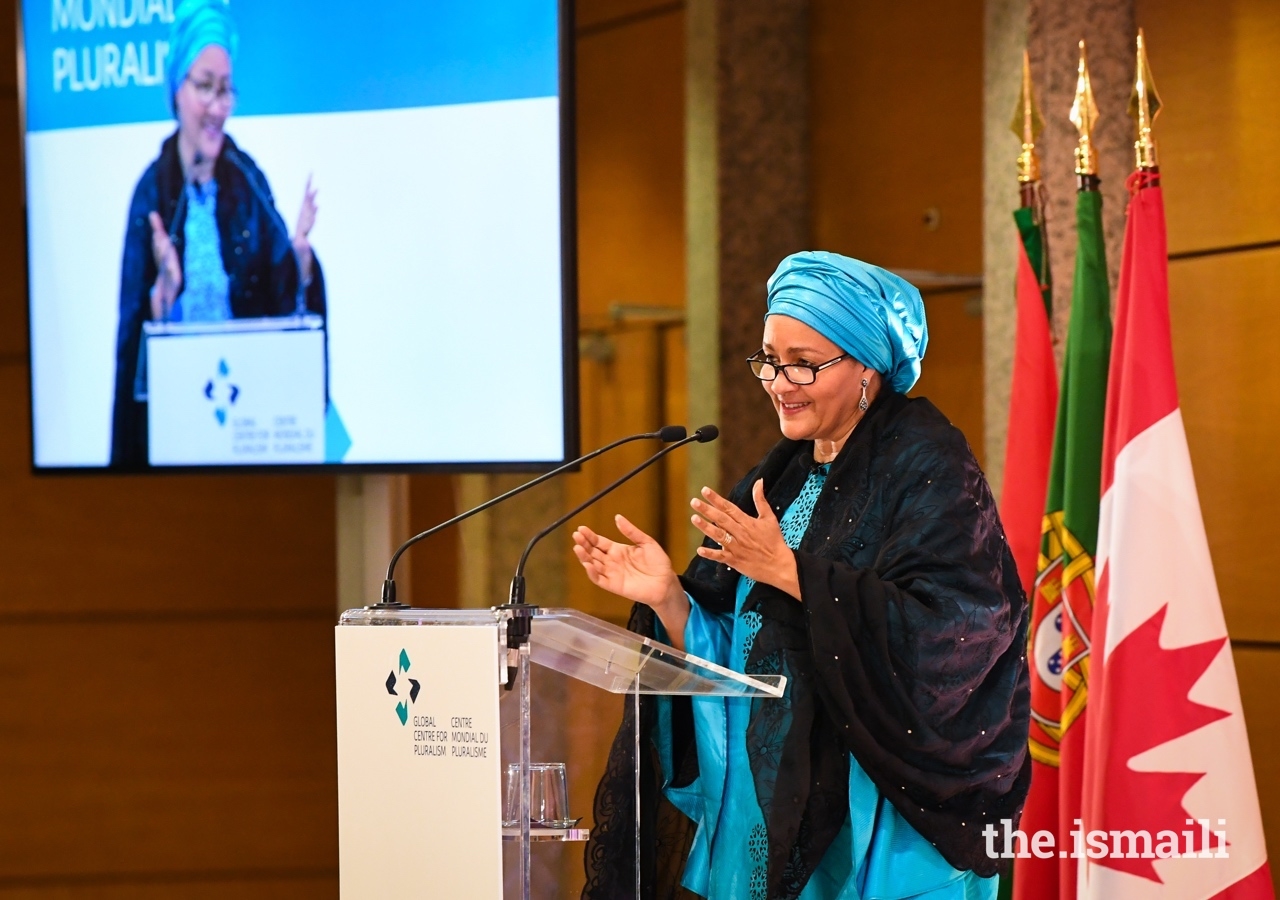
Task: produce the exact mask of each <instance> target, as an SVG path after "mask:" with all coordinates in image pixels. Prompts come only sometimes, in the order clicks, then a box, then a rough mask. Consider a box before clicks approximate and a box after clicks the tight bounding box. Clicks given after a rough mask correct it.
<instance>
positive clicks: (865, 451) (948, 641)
mask: <svg viewBox="0 0 1280 900" xmlns="http://www.w3.org/2000/svg"><path fill="white" fill-rule="evenodd" d="M812 446H813V445H812V444H811V443H809V442H796V441H790V440H783V441H781V442H780V443H779V444H777V446H775V447H774V448H773V450H771V451H770V452H769V454H768V455H767V456H766V457H765V459H764V460H763V461H762V462H761V463H760V464H759V465H758V466H757V467H756V468H755V469H754V470H753V471H752V472H751V473H750V474H749V475H747V477H746V478H744V479H743V480H742V481H741V482H740V483H739V484H738V485H737V487H735V488H734V490H733V492H732V494H731V495H730V497H731V499H732V500H733V502H735V503H736V504H738V506H740V507H741V508H743V509H744V510H746V511H748V512H750V513H751V514H752V515H754V503H753V502H752V500H751V495H750V488H751V485H752V483H753V482H754V481H755V480H756V479H757V478H763V479H764V482H765V491H766V495H767V497H768V498H769V502H770V503H771V504H772V505H773V506H774V508H775V510H777V511H778V512H779V513H780V512H781V511H782V510H784V509H786V507H787V506H788V505H790V503H791V502H792V500H794V499H795V497H796V496H797V494H798V493H799V491H800V488H801V487H802V485H803V484H804V482H805V479H806V478H807V477H808V474H809V472H810V471H811V470H812V468H813V466H814V461H813V456H812ZM712 546H714V545H712ZM796 558H797V562H798V565H799V574H800V589H801V596H802V598H803V602H800V603H797V602H796V600H795V599H794V598H792V597H790V596H788V595H786V594H784V593H783V592H781V591H779V590H777V589H775V588H773V587H771V586H769V585H765V584H757V585H755V587H754V588H753V589H752V590H751V592H750V593H749V594H748V595H747V597H746V599H745V601H744V603H743V612H744V613H745V612H749V611H757V612H759V613H760V614H761V616H762V618H763V620H764V624H763V625H762V627H761V629H760V632H759V634H758V635H757V636H756V639H755V643H754V645H753V646H752V648H751V652H750V654H749V656H748V659H747V663H746V671H747V672H748V673H753V674H766V673H780V674H785V675H786V676H787V678H788V684H789V689H788V691H787V697H786V698H785V699H782V700H756V701H754V702H753V704H752V710H751V718H750V724H749V725H748V730H747V751H748V755H749V757H750V759H751V769H752V773H753V775H754V777H755V783H756V791H757V796H758V798H759V801H760V806H761V811H762V812H763V814H764V819H765V822H766V825H767V829H768V837H769V857H768V885H769V888H768V896H769V897H770V898H785V900H793V898H795V897H797V896H799V894H800V892H801V891H802V890H803V889H804V886H805V884H806V883H807V881H808V879H809V876H810V875H811V874H812V873H813V871H814V869H815V868H816V867H817V866H818V863H819V862H820V861H821V859H822V856H823V854H824V853H825V852H826V850H827V848H828V846H830V844H831V842H832V840H833V839H834V838H835V835H836V834H837V832H838V831H839V830H840V828H841V827H842V825H843V824H844V821H845V818H846V816H847V815H848V775H849V767H848V759H847V757H846V756H845V754H846V753H852V754H853V756H854V757H855V758H856V759H857V760H858V762H859V764H860V765H861V766H862V768H863V769H864V770H866V772H867V774H868V775H869V776H870V777H871V779H872V781H874V782H875V784H876V787H877V788H879V790H880V792H881V794H883V795H884V796H885V797H886V798H887V799H888V800H889V801H890V802H892V803H893V805H894V806H895V807H896V808H897V809H898V811H899V812H901V814H902V816H903V817H904V818H905V819H906V820H907V821H908V822H910V823H911V825H912V826H913V827H915V829H916V830H917V831H919V832H920V834H921V835H923V836H924V837H925V838H926V839H928V840H929V841H931V842H932V843H933V844H934V845H935V846H937V848H938V850H939V851H940V852H941V853H942V855H943V857H944V858H945V859H946V860H947V861H948V862H949V863H951V865H953V866H955V867H956V868H958V869H971V870H973V871H975V872H977V873H978V874H979V875H982V876H989V875H993V874H995V872H996V869H997V862H998V860H995V859H991V858H989V857H988V856H987V855H986V850H985V841H984V839H983V838H982V835H981V832H982V829H983V828H984V827H985V826H986V824H987V823H988V822H995V823H996V826H997V827H1000V820H1002V819H1011V820H1013V821H1014V823H1015V826H1016V823H1017V820H1018V818H1019V816H1020V815H1021V812H1022V804H1023V801H1024V800H1025V798H1026V793H1027V788H1028V784H1029V780H1030V759H1029V757H1028V755H1027V728H1028V723H1029V714H1030V689H1029V682H1028V674H1027V666H1026V643H1027V615H1028V609H1027V601H1026V597H1025V595H1024V593H1023V590H1022V587H1021V585H1020V584H1019V581H1018V575H1017V571H1016V569H1015V566H1014V561H1013V557H1012V555H1011V553H1010V551H1009V547H1008V544H1007V543H1006V542H1005V538H1004V531H1003V528H1002V527H1001V524H1000V519H999V516H998V514H997V512H996V505H995V501H994V499H993V498H992V496H991V491H990V489H989V487H988V486H987V482H986V479H985V478H984V477H983V475H982V472H981V470H980V469H979V468H978V464H977V461H976V460H975V459H974V458H973V454H972V452H971V451H970V450H969V447H968V444H967V443H966V442H965V440H964V437H963V436H962V435H961V434H960V432H959V430H957V429H956V428H955V427H954V426H952V425H951V424H950V423H949V422H948V421H947V420H946V418H945V417H944V416H943V415H942V414H941V413H940V412H938V410H937V409H936V408H935V407H934V406H933V404H931V403H929V401H928V400H925V399H908V398H906V397H904V396H902V395H901V394H896V393H892V392H890V391H887V390H886V391H885V392H884V393H882V395H881V396H880V397H879V398H878V399H877V400H876V402H875V403H874V404H872V407H871V409H869V410H868V411H867V414H866V416H865V417H864V419H863V421H862V422H861V423H860V424H859V425H858V427H857V428H856V429H855V430H854V433H853V435H852V436H851V437H850V438H849V440H848V441H847V442H846V444H845V446H844V448H843V449H842V450H841V452H840V455H839V456H838V457H837V458H836V460H835V461H834V462H833V463H832V466H831V471H830V474H829V476H828V477H827V480H826V484H825V486H824V487H823V490H822V493H821V495H820V496H819V498H818V501H817V505H816V506H815V508H814V511H813V516H812V518H811V519H810V522H809V527H808V530H807V531H806V533H805V536H804V539H803V541H802V542H801V545H800V548H799V549H798V550H797V551H796ZM737 579H738V574H737V573H736V572H733V571H730V570H729V569H728V568H727V567H726V566H724V565H721V564H718V563H713V562H711V561H709V560H705V559H703V558H701V557H695V558H694V561H693V562H692V563H691V564H690V566H689V568H688V570H687V571H686V573H685V575H684V576H683V577H682V579H681V581H682V582H683V583H684V586H685V589H686V590H687V591H688V592H689V594H690V595H691V596H692V597H693V598H694V599H695V600H696V601H697V602H698V603H699V604H700V605H702V606H703V607H704V608H706V609H707V610H709V611H712V612H717V613H732V612H733V608H734V593H735V589H736V586H737ZM653 618H654V617H653V614H652V612H651V611H650V610H649V609H648V608H647V607H643V606H640V605H637V607H636V609H635V610H633V613H632V621H631V624H630V627H631V628H632V629H633V630H637V631H641V632H644V633H649V634H652V633H653ZM627 710H628V712H626V713H625V714H624V721H623V723H622V728H621V730H620V731H619V734H618V738H617V739H616V740H615V742H614V746H613V749H612V752H611V754H610V758H609V766H608V769H607V770H606V772H605V775H604V778H603V779H602V780H601V783H600V786H599V788H598V789H597V793H596V803H595V821H596V826H595V829H594V830H593V832H592V836H591V841H590V843H589V844H588V846H587V852H586V867H587V886H586V888H585V889H584V891H583V895H582V896H583V898H584V900H615V898H621V897H632V896H634V891H635V888H634V880H633V874H632V871H633V870H632V867H633V865H634V859H635V850H634V840H635V838H634V834H635V832H634V826H633V825H632V822H633V820H634V786H633V782H632V772H633V769H632V754H633V750H632V737H631V735H632V727H633V726H632V720H631V714H630V712H629V710H630V702H629V701H628V704H627ZM655 713H656V707H655V705H654V704H652V703H645V704H642V706H641V717H642V726H643V728H644V730H645V734H646V736H647V737H651V735H652V726H653V719H654V716H655ZM673 732H674V736H675V773H676V775H675V783H676V784H688V783H689V782H691V781H692V780H693V779H694V778H696V777H697V760H696V756H695V754H694V750H693V728H692V721H691V717H690V713H689V707H688V703H687V701H686V702H683V703H682V702H680V701H676V702H675V703H674V704H673ZM643 747H644V748H645V753H644V757H643V759H642V785H643V791H642V800H641V803H642V817H641V821H642V834H641V838H642V850H641V854H642V855H641V862H642V872H643V883H644V886H645V896H646V897H652V898H655V900H666V898H677V897H689V896H692V895H691V894H689V893H688V892H687V891H684V890H683V889H682V888H681V887H680V886H679V883H680V878H681V876H682V873H683V869H684V861H685V858H686V857H687V855H688V850H689V846H690V843H691V841H692V837H693V832H694V827H695V826H694V825H693V823H692V822H690V821H689V820H688V819H686V818H685V817H684V816H682V815H681V814H680V813H679V812H678V811H676V810H675V809H674V808H673V807H672V806H671V804H670V803H669V802H668V801H666V799H665V797H663V796H662V793H661V771H660V768H659V767H658V766H657V757H656V749H655V747H654V746H653V743H652V740H651V739H649V740H646V741H645V742H644V743H643Z"/></svg>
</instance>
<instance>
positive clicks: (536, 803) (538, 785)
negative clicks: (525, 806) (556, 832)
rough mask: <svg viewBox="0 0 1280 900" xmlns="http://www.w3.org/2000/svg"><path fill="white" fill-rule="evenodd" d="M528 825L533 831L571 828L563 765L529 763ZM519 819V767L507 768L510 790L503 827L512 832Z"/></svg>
mask: <svg viewBox="0 0 1280 900" xmlns="http://www.w3.org/2000/svg"><path fill="white" fill-rule="evenodd" d="M529 781H530V787H529V825H530V826H531V827H533V828H568V827H569V826H570V824H571V820H570V819H569V788H568V779H567V777H566V775H565V767H564V763H561V762H551V763H529ZM519 818H520V764H519V763H509V764H508V765H507V789H506V793H505V795H504V803H503V805H502V824H503V825H504V826H505V827H507V828H510V827H512V826H515V825H518V824H519V822H518V820H519Z"/></svg>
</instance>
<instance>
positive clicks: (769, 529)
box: [689, 479, 800, 600]
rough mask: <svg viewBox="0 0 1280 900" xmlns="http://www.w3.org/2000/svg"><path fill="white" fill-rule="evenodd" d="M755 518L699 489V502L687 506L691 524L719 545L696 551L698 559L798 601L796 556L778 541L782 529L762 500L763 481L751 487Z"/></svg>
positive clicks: (708, 489)
mask: <svg viewBox="0 0 1280 900" xmlns="http://www.w3.org/2000/svg"><path fill="white" fill-rule="evenodd" d="M751 496H752V498H753V499H754V500H755V503H756V513H757V514H758V515H757V516H755V517H753V516H749V515H747V514H746V513H744V512H743V511H742V510H740V509H739V508H738V507H737V506H735V505H734V504H732V503H730V502H729V501H728V500H726V499H725V498H724V497H721V496H720V495H719V494H717V493H716V492H715V491H713V490H711V488H708V487H704V488H703V489H702V497H703V499H701V500H699V499H698V498H696V497H695V498H694V499H693V500H691V501H689V505H690V506H692V507H693V508H694V509H695V510H697V512H698V515H695V516H694V517H693V524H694V525H695V526H696V527H697V528H698V530H699V531H701V532H702V533H703V534H705V535H706V536H707V537H709V538H711V539H712V540H713V541H715V542H716V543H717V544H719V545H720V549H719V550H713V549H711V548H710V547H699V548H698V555H699V556H704V557H706V558H707V559H713V560H715V561H716V562H722V563H724V564H725V565H727V566H729V567H730V568H732V569H736V570H737V571H739V572H741V573H742V574H743V575H746V576H747V577H748V578H750V579H752V580H754V581H758V582H761V583H763V584H769V585H772V586H773V587H776V588H778V589H779V590H781V591H785V592H786V593H788V594H790V595H791V596H792V597H795V598H796V599H797V600H799V599H800V576H799V572H798V571H797V569H796V555H795V553H794V552H792V550H791V548H790V547H788V546H787V542H786V541H785V540H783V538H782V528H781V526H780V525H779V524H778V517H777V516H776V515H774V513H773V509H772V507H770V506H769V501H768V500H767V499H765V496H764V480H763V479H761V480H757V481H756V483H755V484H753V485H752V486H751Z"/></svg>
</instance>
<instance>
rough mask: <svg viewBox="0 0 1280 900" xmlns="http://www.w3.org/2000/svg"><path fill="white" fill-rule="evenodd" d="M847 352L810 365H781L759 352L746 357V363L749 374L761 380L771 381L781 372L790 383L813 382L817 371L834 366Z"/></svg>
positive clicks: (816, 378) (815, 379) (847, 355)
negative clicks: (749, 369) (748, 367)
mask: <svg viewBox="0 0 1280 900" xmlns="http://www.w3.org/2000/svg"><path fill="white" fill-rule="evenodd" d="M848 358H849V354H848V353H841V354H840V355H839V356H837V357H836V358H835V359H829V360H827V361H826V362H824V363H820V364H818V365H816V366H811V365H809V364H808V363H788V364H787V365H785V366H784V365H781V364H779V363H772V362H769V360H767V359H765V358H764V357H762V356H761V355H760V354H759V353H757V354H756V355H755V356H749V357H747V365H749V366H751V374H753V375H755V376H756V377H757V378H759V379H760V380H761V381H773V380H774V379H775V378H777V377H778V373H779V372H781V373H782V374H783V375H785V376H786V378H787V381H790V382H791V383H792V384H813V383H814V382H815V381H817V380H818V373H819V372H821V371H822V370H823V369H825V368H827V367H828V366H834V365H835V364H836V363H838V362H840V360H842V359H848Z"/></svg>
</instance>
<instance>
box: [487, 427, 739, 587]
mask: <svg viewBox="0 0 1280 900" xmlns="http://www.w3.org/2000/svg"><path fill="white" fill-rule="evenodd" d="M719 436H720V429H719V428H717V427H716V426H714V425H703V426H702V427H701V428H699V429H698V430H697V431H695V432H694V433H693V434H691V435H689V436H688V437H687V438H684V439H683V440H681V441H677V442H676V443H674V444H671V445H669V446H666V447H663V448H662V449H661V450H659V451H658V452H657V453H655V454H653V456H650V457H649V458H648V459H646V460H645V461H644V462H642V463H641V464H640V465H638V466H636V467H635V468H634V469H632V470H631V471H630V472H627V473H626V474H625V475H623V476H622V477H621V478H618V479H617V480H616V481H614V482H613V483H611V484H609V485H608V486H607V487H605V488H603V489H602V490H600V491H597V492H596V493H594V494H592V495H591V496H590V497H588V498H587V499H586V500H585V501H583V502H582V503H580V504H578V505H577V506H575V507H574V508H573V509H571V510H569V511H568V512H567V513H565V514H564V515H563V516H561V517H560V518H558V519H556V520H555V521H554V522H552V523H551V524H550V525H548V526H547V527H546V528H544V529H542V530H541V531H539V532H538V533H537V534H535V535H534V536H533V539H532V540H530V541H529V543H528V545H527V546H525V548H524V553H522V554H521V555H520V562H519V563H518V564H517V565H516V574H515V576H514V577H513V578H512V579H511V596H510V600H509V601H508V603H509V605H512V606H521V605H524V602H525V581H524V567H525V563H526V562H528V560H529V554H530V553H531V552H532V551H533V548H534V546H535V545H536V544H537V543H538V541H540V540H542V539H543V538H544V537H546V536H547V535H549V534H550V533H551V532H553V531H555V530H556V529H557V528H559V527H560V526H561V525H563V524H564V523H565V522H568V521H569V520H570V519H572V518H573V517H574V516H576V515H578V513H580V512H582V511H583V510H584V509H586V508H587V507H588V506H590V505H591V504H593V503H595V502H596V501H597V500H599V499H600V498H602V497H604V496H605V495H606V494H609V493H611V492H612V491H614V490H615V489H617V488H618V487H621V486H622V485H623V484H624V483H625V482H627V481H630V480H631V479H632V478H634V477H636V476H637V475H639V474H640V473H641V472H643V471H644V470H645V469H647V468H649V466H651V465H653V464H654V463H656V462H657V461H658V460H660V459H662V457H664V456H666V455H667V454H668V453H671V452H673V451H675V450H678V449H679V448H681V447H683V446H684V445H685V444H692V443H699V444H706V443H710V442H711V441H714V440H715V439H716V438H718V437H719Z"/></svg>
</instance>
